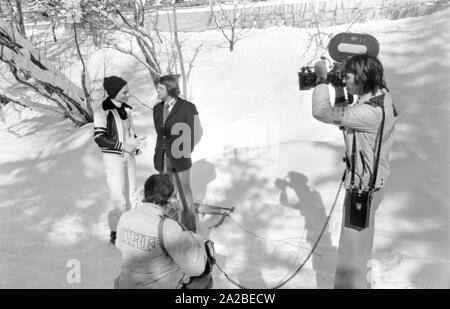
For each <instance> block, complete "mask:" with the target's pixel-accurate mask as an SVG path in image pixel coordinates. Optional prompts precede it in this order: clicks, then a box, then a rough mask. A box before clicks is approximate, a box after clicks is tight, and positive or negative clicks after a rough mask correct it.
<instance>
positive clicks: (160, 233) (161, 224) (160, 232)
mask: <svg viewBox="0 0 450 309" xmlns="http://www.w3.org/2000/svg"><path fill="white" fill-rule="evenodd" d="M164 220H166V217H164V216H161V220H159V223H158V241H159V245H160V246H161V249H162V251H164V253H165V254H167V255H169V253H168V252H167V250H166V246H165V245H164V238H163V227H164Z"/></svg>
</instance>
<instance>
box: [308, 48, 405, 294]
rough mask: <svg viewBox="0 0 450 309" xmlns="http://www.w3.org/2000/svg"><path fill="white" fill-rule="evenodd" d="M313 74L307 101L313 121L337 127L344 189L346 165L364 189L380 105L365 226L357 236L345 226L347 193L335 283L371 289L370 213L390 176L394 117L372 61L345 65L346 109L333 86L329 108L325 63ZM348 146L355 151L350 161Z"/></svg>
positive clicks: (377, 65) (367, 58)
mask: <svg viewBox="0 0 450 309" xmlns="http://www.w3.org/2000/svg"><path fill="white" fill-rule="evenodd" d="M314 70H315V73H316V74H317V82H316V87H315V89H314V92H313V98H312V112H313V116H314V118H316V119H317V120H319V121H322V122H325V123H329V124H334V125H337V126H339V127H340V128H341V130H343V133H344V141H345V145H346V147H345V148H346V149H345V151H346V163H347V169H346V174H345V176H346V177H345V187H346V189H349V188H350V186H351V182H350V181H351V180H350V179H351V177H350V175H351V173H352V166H351V165H352V164H351V163H352V162H351V161H353V162H354V175H355V176H354V183H353V184H354V186H357V187H358V188H361V189H367V188H368V187H369V181H370V178H371V176H372V173H373V170H374V161H375V158H376V154H377V149H378V137H379V135H380V134H379V132H380V126H381V123H382V117H383V110H382V108H381V104H383V105H384V110H385V122H384V129H383V139H382V147H381V153H380V160H379V167H378V175H377V177H376V178H377V179H376V180H375V188H376V189H375V191H376V192H374V194H373V200H372V208H371V213H370V221H369V226H368V227H367V228H365V229H363V230H361V231H358V230H355V229H353V228H349V227H347V226H345V224H344V222H345V221H344V220H345V218H346V211H345V206H346V205H347V204H348V203H350V196H349V194H348V193H346V195H345V200H344V210H343V222H342V227H341V234H340V235H341V236H340V240H339V252H338V262H337V268H336V275H335V282H334V287H335V288H358V289H362V288H371V282H369V279H368V278H367V272H368V270H369V269H368V262H369V260H370V258H371V252H372V245H373V238H374V225H375V212H376V210H377V208H378V206H379V205H380V203H381V201H382V199H383V196H384V190H383V188H384V186H385V184H386V180H387V178H388V176H389V170H390V169H389V159H388V158H389V152H390V150H391V147H392V144H393V141H394V134H393V133H394V127H395V120H396V116H397V114H396V111H395V108H394V105H393V102H392V98H391V95H390V94H389V92H388V89H387V87H386V84H385V81H384V76H383V66H382V64H381V63H380V61H379V60H378V59H377V58H375V57H373V56H369V55H354V56H352V57H350V58H348V59H347V60H346V61H345V62H344V65H343V75H344V83H345V85H346V89H347V93H348V95H349V97H351V98H352V96H353V95H357V100H356V102H355V103H353V104H351V105H348V103H350V102H351V101H352V100H349V101H350V102H347V101H346V99H345V94H344V89H343V88H342V87H335V93H336V95H335V104H334V106H332V105H331V102H330V93H329V89H328V85H327V84H328V83H327V68H326V64H325V62H324V61H319V62H317V63H316V64H315V66H314ZM353 141H355V146H356V148H355V152H353V154H354V155H353V156H352V150H353V146H354V145H353ZM349 158H352V160H351V161H350V160H349ZM347 215H348V214H347Z"/></svg>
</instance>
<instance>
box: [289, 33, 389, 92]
mask: <svg viewBox="0 0 450 309" xmlns="http://www.w3.org/2000/svg"><path fill="white" fill-rule="evenodd" d="M379 49H380V46H379V44H378V41H377V39H376V38H375V37H373V36H372V35H370V34H362V33H350V32H342V33H339V34H336V35H335V36H333V38H332V39H331V40H330V43H329V44H328V53H329V54H330V57H331V58H332V59H333V60H334V62H335V64H334V66H333V67H332V69H331V70H330V72H329V73H328V75H327V80H328V82H329V83H330V84H332V85H333V86H335V87H344V86H345V84H344V82H343V77H344V76H343V75H344V74H343V63H344V60H345V59H347V58H348V57H350V56H353V55H358V54H369V55H371V56H374V57H376V56H377V55H378V52H379ZM322 59H326V58H324V57H322ZM316 80H317V75H316V73H314V72H313V68H311V67H307V66H306V67H302V68H301V69H300V72H298V81H299V86H300V90H309V89H311V88H314V87H315V85H316Z"/></svg>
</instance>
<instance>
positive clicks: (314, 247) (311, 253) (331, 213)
mask: <svg viewBox="0 0 450 309" xmlns="http://www.w3.org/2000/svg"><path fill="white" fill-rule="evenodd" d="M344 176H345V173H344ZM344 176H343V177H342V180H341V183H340V185H339V189H338V191H337V193H336V197H335V199H334V202H333V205H332V207H331V210H330V214H329V215H328V217H327V219H326V221H325V224H324V225H323V227H322V230H321V231H320V234H319V236H318V237H317V240H316V242H315V243H314V245H313V247H312V248H311V250H310V252H309V253H308V255H307V256H306V258H305V260H304V261H303V263H302V264H301V265H300V266H299V267H298V268H297V269H296V270H295V272H294V273H293V274H292V275H291V276H290V277H288V278H287V279H286V280H284V281H283V282H281V283H280V284H278V285H276V286H275V287H273V288H271V289H279V288H281V287H282V286H284V285H285V284H286V283H288V282H289V281H290V280H291V279H292V278H294V277H295V275H297V274H298V273H299V272H300V271H301V270H302V269H303V267H304V266H305V264H306V263H307V262H308V260H309V259H310V258H311V255H313V253H314V251H315V250H316V247H317V246H318V244H319V242H320V240H321V239H322V236H323V234H324V233H325V231H326V228H327V227H328V223H329V222H330V219H331V216H332V215H333V212H334V208H335V207H336V203H337V200H338V198H339V195H340V193H341V190H342V186H343V184H344V180H343V179H344ZM233 221H234V220H233ZM236 223H237V222H236ZM252 234H253V233H252ZM253 235H255V236H257V237H259V236H258V235H256V234H253ZM216 266H217V268H218V269H219V270H220V271H221V272H222V273H223V274H224V275H225V278H227V280H228V281H229V282H230V283H232V284H233V285H235V286H236V287H238V288H240V289H249V288H247V287H245V286H243V285H241V284H240V283H238V282H236V281H235V280H233V279H232V278H231V277H230V276H229V275H228V274H227V273H226V272H225V271H224V270H223V269H222V267H220V265H219V264H218V263H217V261H216Z"/></svg>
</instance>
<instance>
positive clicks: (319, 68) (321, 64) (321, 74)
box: [314, 60, 328, 79]
mask: <svg viewBox="0 0 450 309" xmlns="http://www.w3.org/2000/svg"><path fill="white" fill-rule="evenodd" d="M314 73H316V75H317V79H327V74H328V71H327V64H326V63H325V61H323V60H320V61H317V62H316V64H315V65H314Z"/></svg>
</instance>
